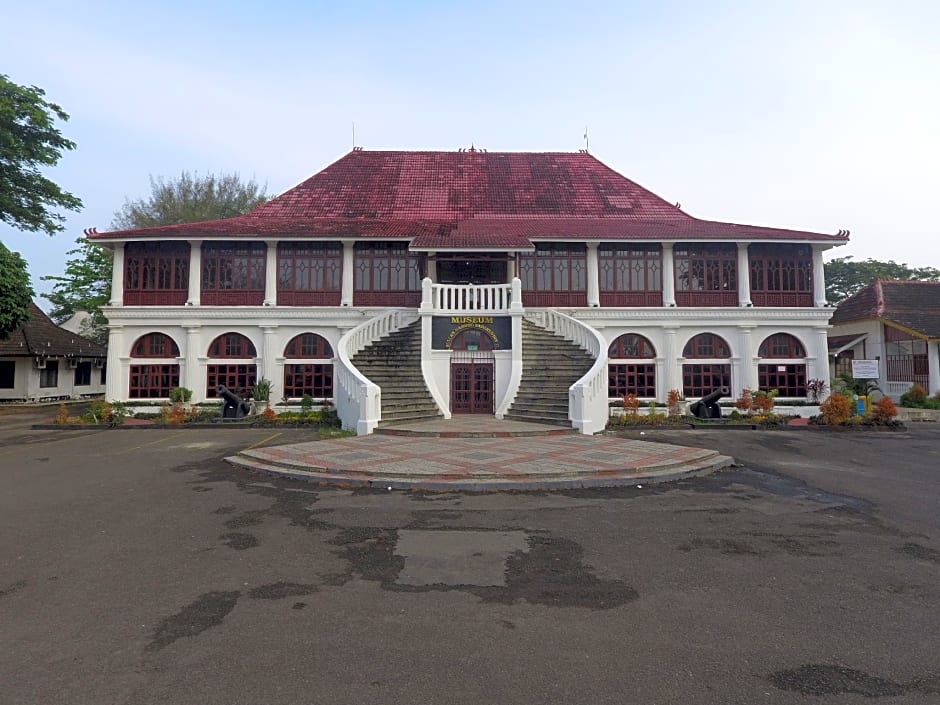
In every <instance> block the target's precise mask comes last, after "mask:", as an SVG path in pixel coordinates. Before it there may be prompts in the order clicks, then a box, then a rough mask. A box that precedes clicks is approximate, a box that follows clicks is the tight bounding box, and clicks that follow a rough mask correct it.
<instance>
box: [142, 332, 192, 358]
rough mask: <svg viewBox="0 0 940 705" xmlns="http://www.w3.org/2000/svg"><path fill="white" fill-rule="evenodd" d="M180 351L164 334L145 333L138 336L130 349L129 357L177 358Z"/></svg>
mask: <svg viewBox="0 0 940 705" xmlns="http://www.w3.org/2000/svg"><path fill="white" fill-rule="evenodd" d="M179 356H180V349H179V346H178V345H177V344H176V341H174V340H173V338H171V337H170V336H168V335H166V334H165V333H147V334H146V335H142V336H140V337H139V338H138V339H137V341H136V342H135V343H134V347H133V348H131V357H179Z"/></svg>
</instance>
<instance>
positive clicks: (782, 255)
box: [88, 148, 848, 433]
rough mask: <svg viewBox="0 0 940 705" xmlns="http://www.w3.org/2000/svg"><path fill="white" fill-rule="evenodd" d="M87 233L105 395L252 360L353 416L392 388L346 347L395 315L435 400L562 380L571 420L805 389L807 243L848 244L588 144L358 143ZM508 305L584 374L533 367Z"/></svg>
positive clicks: (821, 338) (494, 397) (196, 382)
mask: <svg viewBox="0 0 940 705" xmlns="http://www.w3.org/2000/svg"><path fill="white" fill-rule="evenodd" d="M88 235H89V238H90V239H91V240H92V241H93V242H95V243H97V244H98V245H100V246H103V247H108V248H111V249H112V250H113V252H114V281H113V284H112V301H111V304H110V306H109V307H108V308H107V309H106V311H105V313H106V316H107V317H108V320H109V321H110V338H109V370H110V374H109V379H108V397H109V398H111V399H120V400H129V399H142V398H147V399H154V398H156V399H161V398H165V397H166V396H167V394H168V393H169V389H170V388H171V387H173V386H177V385H182V386H186V387H189V388H190V389H192V390H193V392H194V398H195V400H204V399H208V398H213V397H214V396H215V394H216V388H217V386H218V385H219V384H225V385H226V386H228V387H234V388H236V389H242V390H248V389H250V388H251V386H252V385H253V384H254V382H255V380H256V379H258V378H260V377H265V378H267V379H269V380H272V381H273V383H274V397H275V398H280V397H284V398H297V397H300V396H303V395H304V394H310V395H312V396H313V397H316V398H333V399H334V401H335V402H336V404H337V408H338V409H339V411H340V415H341V417H342V418H343V420H344V423H346V424H347V425H348V426H350V427H354V428H357V429H358V430H359V432H361V433H365V432H368V431H370V430H371V429H372V428H374V426H375V424H376V423H377V422H378V421H379V420H380V419H381V418H382V415H383V406H384V407H386V409H387V407H388V404H389V403H390V402H389V401H388V392H389V391H390V390H389V389H384V390H383V389H381V388H378V386H377V385H376V384H375V383H374V382H373V381H372V380H370V379H369V377H368V376H367V375H365V374H363V373H362V371H361V370H359V369H357V365H356V364H355V363H353V358H354V357H355V356H356V355H357V354H361V353H363V351H364V350H367V349H370V346H374V345H375V343H376V341H378V340H380V339H382V338H383V337H387V336H389V335H391V334H392V333H393V332H394V331H396V330H401V329H403V328H407V327H408V326H414V330H415V331H416V333H415V335H417V336H418V340H419V342H420V346H419V348H418V349H417V351H416V352H414V355H416V356H419V357H420V359H419V360H417V361H415V364H419V365H420V370H421V375H422V377H423V380H424V384H425V387H426V389H425V390H423V391H424V392H426V393H428V394H430V396H431V398H433V400H434V405H435V406H436V411H437V412H439V413H441V414H443V415H444V416H449V415H450V414H451V413H456V412H460V411H461V410H466V409H467V408H471V409H472V410H473V411H475V412H481V413H495V414H496V415H497V416H502V415H504V414H507V413H510V412H511V411H512V409H513V404H514V402H515V400H516V399H517V397H519V395H520V392H521V391H524V390H523V389H522V388H523V386H525V385H526V384H528V385H532V384H534V383H536V384H540V385H544V387H545V393H546V394H547V395H548V394H549V393H550V389H551V388H553V387H555V386H558V385H561V386H562V387H563V392H564V395H563V400H562V401H563V403H565V404H567V406H568V408H569V413H568V416H567V418H568V420H569V421H570V422H571V423H573V424H574V425H575V426H576V427H578V428H580V429H581V430H582V431H585V432H591V431H593V430H599V428H602V427H603V423H604V422H606V414H607V408H608V400H609V399H611V398H620V397H622V396H623V395H624V394H628V393H631V394H636V395H638V396H639V397H641V398H642V399H645V400H652V401H657V402H664V401H665V400H666V397H667V395H668V393H669V391H670V390H672V389H677V390H680V391H681V392H682V393H683V394H684V395H685V396H686V397H691V398H694V397H698V396H700V395H702V394H705V393H707V392H709V391H711V390H712V389H713V388H715V387H720V386H727V387H728V388H729V389H730V390H731V394H732V395H737V394H738V393H740V391H741V389H743V388H745V387H747V388H750V389H758V388H761V389H771V388H773V389H778V390H779V393H780V396H781V397H782V398H798V399H799V398H804V397H806V382H807V380H808V379H813V378H822V379H825V380H828V378H829V367H828V358H827V327H828V321H829V317H830V315H831V313H832V310H831V309H830V308H827V307H826V302H825V282H824V278H823V252H824V251H826V250H827V249H829V248H832V247H835V246H838V245H842V244H844V243H845V242H847V240H848V233H847V232H839V233H838V234H824V233H816V232H803V231H795V230H786V229H781V228H772V227H759V226H750V225H741V224H734V223H724V222H715V221H708V220H701V219H699V218H695V217H693V216H691V215H689V214H687V213H685V212H684V211H682V210H681V208H680V207H679V206H678V204H672V203H668V202H666V201H665V200H663V199H662V198H660V197H658V196H656V195H655V194H653V193H651V192H650V191H648V190H647V189H645V188H643V187H641V186H639V185H638V184H636V183H635V182H633V181H631V180H630V179H628V178H626V177H624V176H622V175H621V174H618V173H617V172H615V171H613V170H612V169H611V168H609V167H608V166H606V165H605V164H603V163H602V162H600V161H598V160H597V159H596V158H595V157H594V156H592V155H590V154H588V153H586V152H584V151H582V152H577V153H516V152H487V151H485V150H479V149H473V148H471V149H468V150H459V151H456V152H405V151H365V150H362V149H358V148H357V149H355V150H353V151H352V152H350V153H349V154H347V155H346V156H344V157H342V158H341V159H339V160H338V161H337V162H335V163H333V164H332V165H330V166H328V167H327V168H325V169H323V170H322V171H320V172H319V173H317V174H315V175H314V176H312V177H310V178H309V179H307V180H306V181H304V182H303V183H301V184H299V185H298V186H296V187H294V188H293V189H291V190H289V191H287V192H286V193H284V194H282V195H281V196H279V197H277V198H275V199H273V200H271V201H270V202H268V203H266V204H264V205H262V206H260V207H258V208H256V209H255V210H253V211H251V212H250V213H248V214H246V215H243V216H239V217H235V218H229V219H225V220H218V221H211V222H203V223H191V224H182V225H171V226H164V227H154V228H145V229H141V230H130V231H117V232H102V233H99V232H96V231H93V230H92V231H89V233H88ZM524 320H526V321H528V322H529V323H531V324H533V325H536V326H539V327H542V328H545V329H547V330H549V331H550V332H552V333H554V334H555V335H557V336H559V337H561V338H565V339H567V340H568V341H572V342H573V343H574V344H576V345H577V346H578V347H579V348H581V349H582V350H585V351H587V352H588V353H589V355H590V359H591V360H593V363H592V364H591V366H590V369H589V370H588V371H587V372H585V374H584V375H582V376H580V377H578V378H577V379H574V380H568V379H564V380H562V379H561V378H559V379H558V380H552V379H551V374H552V373H551V370H552V365H550V364H545V362H544V361H542V362H540V363H539V365H540V367H541V368H542V375H541V377H539V376H538V374H537V373H538V372H539V371H538V370H535V369H533V364H534V363H532V360H533V359H534V358H532V357H531V356H527V355H526V354H525V351H524V348H525V346H526V344H527V343H526V340H527V336H526V335H524V334H523V333H524V326H523V321H524ZM527 330H530V331H531V330H532V329H527ZM529 339H530V342H529V343H528V344H529V345H530V348H531V346H535V345H539V343H537V342H535V341H536V340H537V339H536V338H531V336H529ZM530 352H532V350H531V349H530ZM553 354H555V353H553ZM557 354H558V355H561V354H562V353H557ZM527 359H528V360H529V367H528V368H527V367H526V360H527ZM466 365H471V367H470V368H467V367H465V366H466ZM539 380H540V381H539ZM552 382H557V383H558V384H552ZM467 385H470V386H469V387H468V386H467ZM388 386H389V385H388V384H387V383H386V387H388ZM383 391H384V393H385V394H384V398H385V399H386V401H385V403H384V404H383V401H382V400H383ZM530 391H531V390H530ZM466 393H471V396H473V399H474V400H476V401H478V402H479V403H472V404H470V405H469V407H468V406H467V404H465V403H464V402H465V401H466ZM602 414H603V419H601V415H602Z"/></svg>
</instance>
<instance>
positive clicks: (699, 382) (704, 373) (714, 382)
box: [682, 363, 731, 397]
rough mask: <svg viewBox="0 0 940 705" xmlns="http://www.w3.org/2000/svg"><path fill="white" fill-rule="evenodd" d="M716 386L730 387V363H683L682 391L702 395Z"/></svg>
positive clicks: (688, 395) (693, 395)
mask: <svg viewBox="0 0 940 705" xmlns="http://www.w3.org/2000/svg"><path fill="white" fill-rule="evenodd" d="M718 387H728V388H729V389H730V388H731V365H713V364H694V363H691V364H685V365H683V366H682V393H683V394H685V396H687V397H702V396H705V395H706V394H709V393H711V392H713V391H714V390H716V389H717V388H718Z"/></svg>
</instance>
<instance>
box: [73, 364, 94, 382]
mask: <svg viewBox="0 0 940 705" xmlns="http://www.w3.org/2000/svg"><path fill="white" fill-rule="evenodd" d="M74 384H75V386H76V387H87V386H90V385H91V361H90V360H89V361H87V362H79V363H78V367H76V368H75V382H74Z"/></svg>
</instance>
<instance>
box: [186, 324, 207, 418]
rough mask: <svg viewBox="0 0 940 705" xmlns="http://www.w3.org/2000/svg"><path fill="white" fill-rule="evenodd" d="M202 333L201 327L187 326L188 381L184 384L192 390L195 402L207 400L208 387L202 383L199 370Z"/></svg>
mask: <svg viewBox="0 0 940 705" xmlns="http://www.w3.org/2000/svg"><path fill="white" fill-rule="evenodd" d="M201 333H202V328H200V327H199V326H186V377H185V380H186V381H185V382H184V383H183V384H184V386H185V387H186V388H187V389H190V390H192V393H193V401H204V400H205V398H206V385H205V384H204V383H202V382H201V381H200V380H201V379H202V375H201V374H200V369H199V353H200V348H201V346H200V340H201V336H200V334H201Z"/></svg>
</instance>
